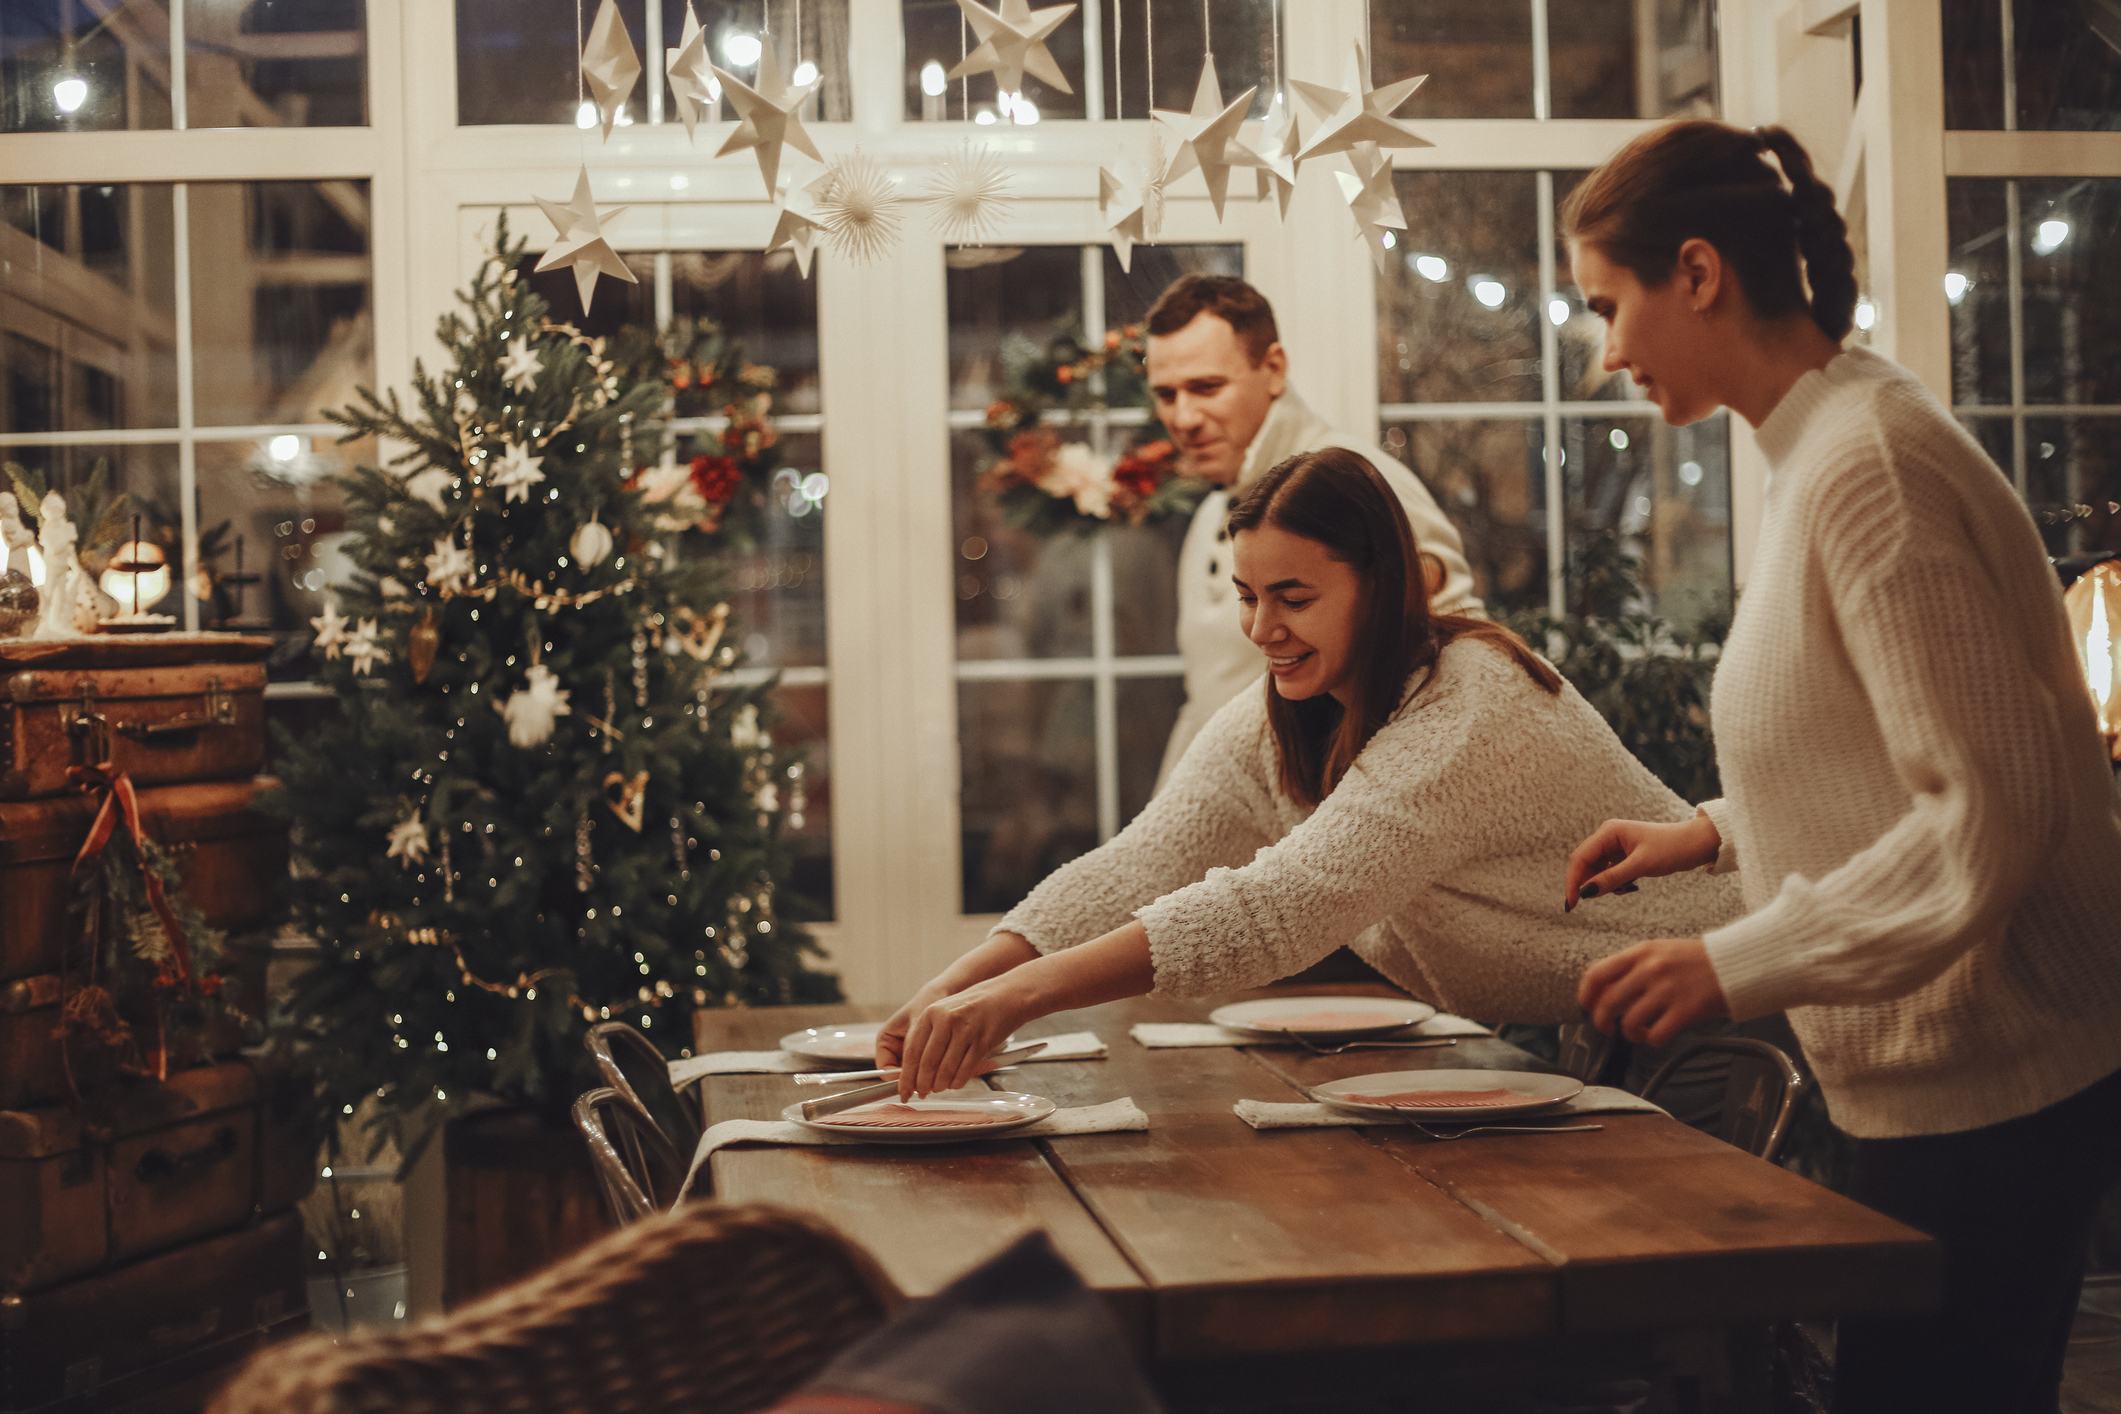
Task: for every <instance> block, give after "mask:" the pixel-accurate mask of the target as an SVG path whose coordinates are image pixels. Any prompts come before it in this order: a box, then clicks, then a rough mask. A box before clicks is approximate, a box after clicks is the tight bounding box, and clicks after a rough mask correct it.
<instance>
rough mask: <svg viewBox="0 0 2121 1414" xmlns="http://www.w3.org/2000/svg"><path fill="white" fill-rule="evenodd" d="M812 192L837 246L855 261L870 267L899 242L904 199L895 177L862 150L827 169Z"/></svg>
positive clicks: (821, 219) (856, 150)
mask: <svg viewBox="0 0 2121 1414" xmlns="http://www.w3.org/2000/svg"><path fill="white" fill-rule="evenodd" d="M811 190H812V191H813V192H815V193H816V195H817V212H818V220H819V221H820V223H822V224H823V226H824V227H825V232H826V234H827V235H829V236H831V237H832V248H833V249H834V250H836V251H838V252H839V253H840V254H841V255H844V256H846V257H847V258H848V259H849V260H852V261H855V262H857V263H860V264H867V263H868V262H870V261H872V260H876V259H878V258H879V257H881V256H882V255H883V253H884V252H885V251H887V250H889V249H891V247H892V246H893V245H894V244H896V243H897V241H898V238H899V207H900V206H901V205H902V204H903V198H901V197H900V196H899V194H898V191H897V188H896V185H895V184H894V183H893V182H892V180H891V177H890V174H889V173H887V172H885V171H884V169H883V168H882V167H881V166H879V165H878V164H877V161H876V159H875V158H873V157H869V156H866V155H865V154H864V153H863V152H862V151H861V149H859V148H856V149H855V151H854V154H853V155H852V156H850V157H842V158H840V159H839V161H837V162H834V163H833V164H832V165H831V166H830V167H828V168H826V169H825V175H824V176H823V177H821V178H820V179H819V180H817V181H815V182H813V183H811Z"/></svg>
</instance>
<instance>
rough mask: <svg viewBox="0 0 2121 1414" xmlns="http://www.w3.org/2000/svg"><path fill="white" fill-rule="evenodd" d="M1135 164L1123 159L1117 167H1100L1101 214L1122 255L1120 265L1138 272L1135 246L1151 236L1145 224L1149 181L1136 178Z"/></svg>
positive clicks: (1109, 237)
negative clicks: (1144, 197)
mask: <svg viewBox="0 0 2121 1414" xmlns="http://www.w3.org/2000/svg"><path fill="white" fill-rule="evenodd" d="M1133 167H1134V164H1133V163H1131V162H1128V161H1126V160H1124V159H1122V160H1121V162H1120V164H1119V168H1118V170H1117V171H1115V170H1113V169H1112V168H1111V167H1100V168H1098V169H1097V211H1098V218H1099V220H1100V221H1101V222H1102V223H1103V224H1104V228H1105V239H1106V241H1108V242H1110V244H1111V246H1112V253H1113V254H1114V255H1116V256H1118V257H1119V268H1120V269H1121V270H1124V271H1126V272H1127V273H1128V274H1130V275H1131V274H1133V273H1134V247H1135V246H1136V245H1137V244H1147V243H1148V240H1149V237H1148V236H1147V234H1146V233H1145V232H1144V230H1143V227H1142V222H1143V220H1144V213H1143V211H1142V188H1143V186H1144V185H1145V184H1144V183H1143V182H1140V181H1137V180H1135V176H1136V174H1135V172H1134V170H1133Z"/></svg>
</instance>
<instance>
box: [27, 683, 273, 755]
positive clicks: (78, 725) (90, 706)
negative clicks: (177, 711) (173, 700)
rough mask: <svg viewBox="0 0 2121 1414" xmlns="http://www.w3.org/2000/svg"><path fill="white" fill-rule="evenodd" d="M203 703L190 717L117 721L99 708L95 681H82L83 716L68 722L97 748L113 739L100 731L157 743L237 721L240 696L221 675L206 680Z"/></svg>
mask: <svg viewBox="0 0 2121 1414" xmlns="http://www.w3.org/2000/svg"><path fill="white" fill-rule="evenodd" d="M200 705H201V707H202V708H203V709H204V710H202V711H200V712H198V713H195V714H193V715H191V716H188V717H172V718H171V719H170V720H169V721H166V722H113V721H111V720H110V719H109V718H107V717H105V716H104V715H103V714H102V713H101V712H98V711H97V710H96V688H95V684H93V683H90V682H84V683H82V684H81V715H80V716H78V717H76V718H74V720H73V721H72V722H70V723H69V724H68V725H69V726H70V727H71V728H72V729H73V730H74V731H75V732H88V733H90V735H91V741H92V749H93V747H94V746H95V745H99V744H100V743H101V742H105V741H108V740H109V738H108V736H107V735H99V734H100V733H108V732H111V731H117V732H120V733H122V734H123V735H125V736H129V737H131V738H132V739H133V740H135V741H138V742H144V743H147V744H149V745H153V744H154V743H155V740H156V739H157V738H158V737H170V736H190V735H192V734H194V733H197V732H200V731H204V730H205V729H206V728H208V727H232V726H234V725H235V724H236V699H235V698H233V697H231V696H230V695H229V694H228V693H227V692H225V691H223V690H222V688H221V679H219V678H218V677H211V678H208V679H207V680H206V696H205V701H204V702H203V703H201V704H200ZM109 754H110V753H109V752H108V751H107V750H106V751H104V752H103V753H102V757H100V758H99V759H104V758H107V757H108V756H109Z"/></svg>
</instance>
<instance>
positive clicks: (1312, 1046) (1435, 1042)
mask: <svg viewBox="0 0 2121 1414" xmlns="http://www.w3.org/2000/svg"><path fill="white" fill-rule="evenodd" d="M1289 1039H1290V1040H1291V1041H1294V1042H1295V1043H1296V1044H1297V1045H1299V1046H1302V1047H1303V1048H1304V1049H1305V1050H1307V1051H1309V1052H1310V1053H1311V1054H1312V1055H1314V1056H1337V1055H1339V1054H1340V1053H1341V1052H1342V1051H1352V1050H1357V1049H1362V1050H1372V1051H1425V1050H1430V1049H1433V1048H1434V1047H1437V1046H1455V1045H1457V1044H1458V1038H1457V1037H1456V1036H1439V1037H1432V1038H1430V1039H1428V1040H1423V1041H1343V1042H1341V1043H1340V1044H1339V1045H1337V1046H1321V1045H1317V1044H1316V1043H1314V1042H1312V1041H1310V1040H1308V1039H1306V1038H1305V1037H1302V1036H1297V1035H1294V1034H1292V1035H1291V1036H1290V1037H1289Z"/></svg>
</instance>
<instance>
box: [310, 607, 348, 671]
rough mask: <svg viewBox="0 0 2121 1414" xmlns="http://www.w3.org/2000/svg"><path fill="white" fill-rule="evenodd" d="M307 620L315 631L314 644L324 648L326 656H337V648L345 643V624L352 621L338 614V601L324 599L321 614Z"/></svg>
mask: <svg viewBox="0 0 2121 1414" xmlns="http://www.w3.org/2000/svg"><path fill="white" fill-rule="evenodd" d="M309 622H310V626H311V627H312V628H314V629H316V631H317V641H316V644H315V646H316V647H318V648H321V649H323V650H324V656H325V657H326V658H336V657H338V656H339V649H340V648H341V647H342V646H344V645H345V643H346V625H347V624H349V623H351V622H352V620H350V619H347V618H343V617H341V616H340V613H339V603H338V601H337V600H336V599H327V600H325V601H324V612H323V614H322V615H321V616H320V617H317V618H314V619H311V620H310V621H309Z"/></svg>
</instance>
